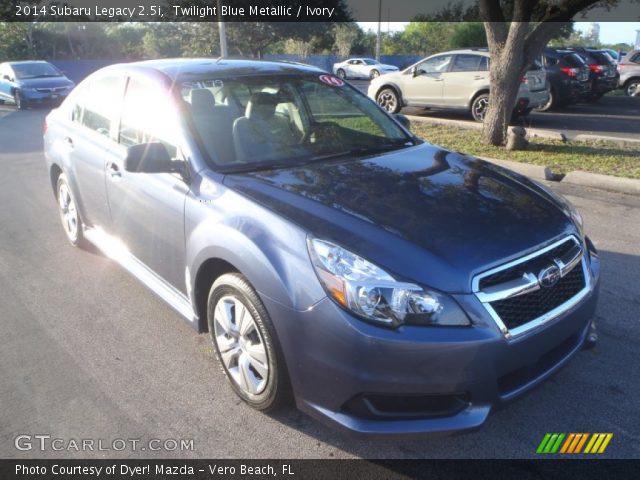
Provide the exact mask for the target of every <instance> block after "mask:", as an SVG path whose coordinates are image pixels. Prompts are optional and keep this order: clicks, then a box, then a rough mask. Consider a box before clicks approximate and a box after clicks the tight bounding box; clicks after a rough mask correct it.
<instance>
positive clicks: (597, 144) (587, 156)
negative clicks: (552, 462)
mask: <svg viewBox="0 0 640 480" xmlns="http://www.w3.org/2000/svg"><path fill="white" fill-rule="evenodd" d="M411 129H412V130H413V132H414V133H415V134H416V135H417V136H418V137H420V138H423V139H424V140H426V141H428V142H430V143H434V144H436V145H441V146H443V147H445V148H448V149H450V150H455V151H459V152H463V153H468V154H471V155H477V156H481V157H490V158H496V159H500V160H513V161H515V162H523V163H532V164H535V165H544V166H547V167H549V168H550V169H551V170H552V171H553V173H554V174H566V173H567V172H570V171H572V170H584V171H587V172H593V173H601V174H604V175H614V176H617V177H627V178H637V179H640V144H637V145H634V144H625V145H624V146H620V145H618V144H617V143H614V142H608V141H602V140H598V141H589V142H586V141H584V142H583V141H580V142H578V141H576V142H567V143H564V142H562V141H560V140H552V139H547V138H534V139H530V144H529V147H528V149H527V150H522V151H508V150H506V149H505V148H504V147H492V146H488V145H484V144H482V143H481V142H480V131H476V130H464V129H460V128H456V127H449V126H442V125H431V124H428V123H421V122H416V121H414V122H412V123H411ZM627 145H628V146H627Z"/></svg>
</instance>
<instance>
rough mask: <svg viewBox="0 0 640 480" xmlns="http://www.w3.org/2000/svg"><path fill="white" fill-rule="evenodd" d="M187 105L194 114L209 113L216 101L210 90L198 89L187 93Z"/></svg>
mask: <svg viewBox="0 0 640 480" xmlns="http://www.w3.org/2000/svg"><path fill="white" fill-rule="evenodd" d="M189 103H190V104H191V111H192V112H193V113H194V114H199V113H200V114H202V113H211V111H212V109H213V107H215V105H216V99H215V98H214V96H213V93H211V90H208V89H206V88H198V89H195V90H191V91H190V92H189Z"/></svg>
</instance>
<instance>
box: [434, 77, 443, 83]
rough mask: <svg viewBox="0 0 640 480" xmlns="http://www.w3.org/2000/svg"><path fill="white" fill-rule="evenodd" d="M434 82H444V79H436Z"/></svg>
mask: <svg viewBox="0 0 640 480" xmlns="http://www.w3.org/2000/svg"><path fill="white" fill-rule="evenodd" d="M433 81H434V82H444V78H436V79H435V80H433Z"/></svg>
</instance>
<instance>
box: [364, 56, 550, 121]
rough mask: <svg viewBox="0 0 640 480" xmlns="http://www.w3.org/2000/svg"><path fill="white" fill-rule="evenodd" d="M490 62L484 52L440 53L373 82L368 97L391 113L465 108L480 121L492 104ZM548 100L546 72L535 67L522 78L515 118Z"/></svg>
mask: <svg viewBox="0 0 640 480" xmlns="http://www.w3.org/2000/svg"><path fill="white" fill-rule="evenodd" d="M489 61H490V60H489V52H488V51H485V50H455V51H450V52H443V53H438V54H436V55H432V56H430V57H427V58H425V59H424V60H421V61H419V62H418V63H416V64H414V65H412V66H410V67H409V68H407V69H406V70H404V71H402V72H398V73H392V74H390V75H385V76H384V77H381V78H377V79H375V80H373V81H372V82H371V84H370V86H369V90H368V95H369V97H371V98H373V99H374V100H376V101H377V102H378V104H379V105H380V106H381V107H382V108H383V109H385V110H386V111H388V112H390V113H396V112H398V111H400V109H401V108H402V107H408V106H416V107H428V108H447V109H464V110H467V111H469V112H470V113H471V115H472V116H473V118H474V120H476V121H478V122H481V121H483V120H484V116H485V113H486V111H487V107H488V105H489ZM548 98H549V89H548V87H547V82H546V75H545V72H544V70H542V69H540V68H538V67H535V66H533V67H532V69H531V70H529V71H528V72H527V73H526V75H524V76H523V77H522V80H521V84H520V88H519V90H518V99H517V102H516V107H515V110H514V115H527V114H529V113H530V112H531V110H532V109H533V108H536V107H539V106H541V105H544V104H546V103H547V101H548Z"/></svg>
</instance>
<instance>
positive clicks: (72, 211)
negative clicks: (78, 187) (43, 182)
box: [58, 182, 80, 242]
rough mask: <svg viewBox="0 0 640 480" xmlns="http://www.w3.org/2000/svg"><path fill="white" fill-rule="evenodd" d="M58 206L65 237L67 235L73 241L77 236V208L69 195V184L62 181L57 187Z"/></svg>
mask: <svg viewBox="0 0 640 480" xmlns="http://www.w3.org/2000/svg"><path fill="white" fill-rule="evenodd" d="M58 207H59V208H60V218H61V219H62V226H63V228H64V231H65V233H66V234H67V237H69V240H71V241H72V242H75V241H76V240H77V238H78V228H79V225H80V222H79V221H78V210H77V209H76V203H75V202H74V201H73V197H72V196H71V191H70V190H69V186H68V185H67V184H66V183H64V182H63V183H61V184H60V186H59V187H58Z"/></svg>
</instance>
